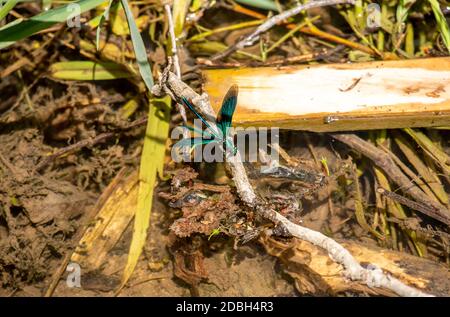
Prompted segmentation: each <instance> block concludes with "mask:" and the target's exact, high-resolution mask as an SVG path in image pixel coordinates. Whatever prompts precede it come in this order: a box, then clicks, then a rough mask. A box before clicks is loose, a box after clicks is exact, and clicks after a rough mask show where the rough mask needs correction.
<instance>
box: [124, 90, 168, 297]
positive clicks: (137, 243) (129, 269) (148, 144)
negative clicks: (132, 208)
mask: <svg viewBox="0 0 450 317" xmlns="http://www.w3.org/2000/svg"><path fill="white" fill-rule="evenodd" d="M170 103H171V100H170V97H165V98H162V99H153V100H152V101H151V105H150V110H149V115H148V123H147V130H146V133H145V140H144V148H143V150H142V156H141V166H140V169H139V193H138V202H137V210H136V215H135V218H134V231H133V238H132V240H131V245H130V251H129V253H128V261H127V264H126V267H125V270H124V274H123V276H122V283H121V286H120V288H119V290H120V289H121V288H122V287H123V286H125V284H126V283H127V281H128V279H129V278H130V277H131V274H132V273H133V271H134V268H135V267H136V264H137V262H138V260H139V256H140V255H141V253H142V249H143V247H144V244H145V241H146V238H147V229H148V227H149V222H150V214H151V209H152V201H153V188H154V187H155V184H156V176H157V174H158V173H159V175H162V172H163V166H164V154H165V149H166V146H165V144H166V140H167V137H168V135H169V121H170Z"/></svg>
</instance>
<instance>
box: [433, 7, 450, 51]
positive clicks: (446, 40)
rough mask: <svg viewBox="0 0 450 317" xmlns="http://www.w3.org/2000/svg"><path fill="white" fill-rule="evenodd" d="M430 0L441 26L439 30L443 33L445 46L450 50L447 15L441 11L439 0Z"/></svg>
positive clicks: (449, 31)
mask: <svg viewBox="0 0 450 317" xmlns="http://www.w3.org/2000/svg"><path fill="white" fill-rule="evenodd" d="M428 1H429V2H430V4H431V8H432V9H433V13H434V17H435V18H436V22H437V25H438V27H439V31H440V32H441V34H442V39H443V40H444V43H445V46H446V47H447V50H448V51H449V52H450V29H449V27H448V24H447V20H446V19H445V16H444V14H443V13H442V11H441V7H440V5H439V2H438V1H437V0H428Z"/></svg>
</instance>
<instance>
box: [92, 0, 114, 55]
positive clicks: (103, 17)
mask: <svg viewBox="0 0 450 317" xmlns="http://www.w3.org/2000/svg"><path fill="white" fill-rule="evenodd" d="M113 1H114V0H109V3H108V6H107V7H106V8H105V11H103V14H102V15H101V17H100V22H99V23H98V26H97V32H96V36H95V47H96V48H97V51H98V50H99V47H100V32H101V30H102V24H103V22H105V20H108V18H109V10H111V5H112V3H113Z"/></svg>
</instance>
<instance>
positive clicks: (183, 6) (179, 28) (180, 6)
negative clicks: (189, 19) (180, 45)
mask: <svg viewBox="0 0 450 317" xmlns="http://www.w3.org/2000/svg"><path fill="white" fill-rule="evenodd" d="M190 4H191V0H178V1H174V3H173V8H172V15H173V24H174V26H173V28H174V32H175V37H176V38H178V37H180V36H181V33H183V26H184V21H185V20H186V14H187V12H188V9H189V5H190Z"/></svg>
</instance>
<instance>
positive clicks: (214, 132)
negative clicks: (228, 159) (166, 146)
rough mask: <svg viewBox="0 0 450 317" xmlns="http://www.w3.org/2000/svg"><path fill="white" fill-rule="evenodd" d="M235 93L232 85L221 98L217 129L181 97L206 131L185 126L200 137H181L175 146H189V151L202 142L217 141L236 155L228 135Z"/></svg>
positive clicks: (233, 109)
mask: <svg viewBox="0 0 450 317" xmlns="http://www.w3.org/2000/svg"><path fill="white" fill-rule="evenodd" d="M237 95H238V86H237V85H233V86H231V87H230V89H229V90H228V92H227V94H226V95H225V97H224V98H223V102H222V107H221V108H220V112H219V114H218V116H217V118H216V125H217V129H214V128H212V127H211V125H210V124H209V123H208V121H207V120H205V118H204V117H203V116H202V115H201V114H199V113H198V112H197V110H195V108H194V106H193V105H192V103H191V102H190V101H189V100H187V99H186V98H185V97H182V98H181V101H182V102H183V104H184V105H185V106H186V107H188V108H189V110H191V111H192V112H193V113H194V114H195V115H196V116H197V117H198V118H199V119H200V120H201V121H202V122H203V124H205V126H206V127H207V129H209V131H210V132H208V131H201V130H199V129H197V128H195V127H190V126H185V127H186V128H187V129H189V130H190V131H193V132H196V133H199V134H200V135H201V137H194V138H190V139H183V140H181V141H179V142H177V143H176V146H177V147H180V148H182V147H185V146H190V148H191V152H192V151H193V150H194V148H195V147H196V146H201V145H204V144H208V143H212V142H217V143H219V144H222V145H223V148H224V150H225V151H227V149H231V151H232V153H233V155H236V153H237V148H236V147H235V146H234V143H233V140H232V139H231V137H230V136H229V132H230V128H231V121H232V120H233V114H234V111H235V110H236V104H237Z"/></svg>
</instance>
